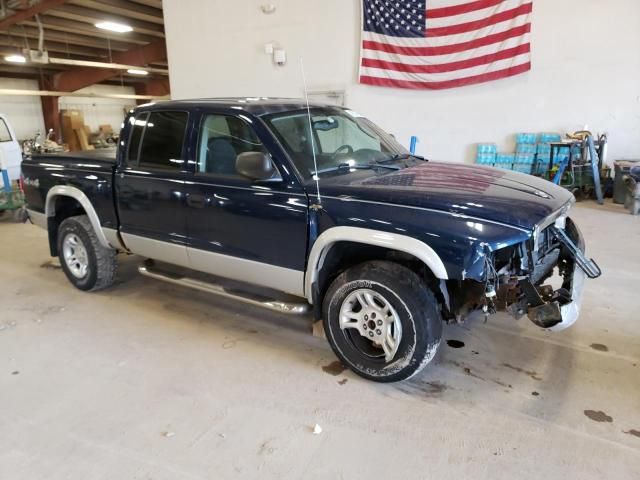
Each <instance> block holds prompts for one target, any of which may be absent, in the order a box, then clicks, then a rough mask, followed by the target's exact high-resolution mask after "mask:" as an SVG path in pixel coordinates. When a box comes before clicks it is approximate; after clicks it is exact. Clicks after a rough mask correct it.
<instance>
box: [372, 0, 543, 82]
mask: <svg viewBox="0 0 640 480" xmlns="http://www.w3.org/2000/svg"><path fill="white" fill-rule="evenodd" d="M532 2H533V0H475V1H470V0H426V1H425V0H388V1H385V0H363V2H362V48H361V53H360V83H365V84H369V85H379V86H385V87H400V88H418V89H419V88H423V89H443V88H453V87H461V86H465V85H472V84H475V83H482V82H488V81H491V80H498V79H500V78H505V77H511V76H513V75H518V74H520V73H524V72H526V71H528V70H531V44H530V38H529V37H530V33H531V11H532Z"/></svg>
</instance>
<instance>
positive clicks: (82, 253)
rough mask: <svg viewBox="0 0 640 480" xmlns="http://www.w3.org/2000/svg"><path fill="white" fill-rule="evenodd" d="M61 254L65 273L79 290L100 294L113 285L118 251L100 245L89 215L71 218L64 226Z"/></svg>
mask: <svg viewBox="0 0 640 480" xmlns="http://www.w3.org/2000/svg"><path fill="white" fill-rule="evenodd" d="M58 255H59V257H60V265H62V269H63V270H64V273H65V274H66V276H67V278H68V279H69V281H70V282H71V283H72V284H73V285H74V286H75V287H76V288H78V289H80V290H84V291H96V290H102V289H103V288H107V287H109V286H110V285H111V284H113V281H114V279H115V274H116V266H117V262H116V251H115V250H114V249H112V248H106V247H104V246H103V245H102V244H101V243H100V241H99V240H98V236H97V235H96V233H95V231H94V230H93V227H92V226H91V222H90V221H89V218H88V217H87V216H86V215H79V216H77V217H70V218H67V219H66V220H64V221H63V222H62V223H61V224H60V228H59V229H58Z"/></svg>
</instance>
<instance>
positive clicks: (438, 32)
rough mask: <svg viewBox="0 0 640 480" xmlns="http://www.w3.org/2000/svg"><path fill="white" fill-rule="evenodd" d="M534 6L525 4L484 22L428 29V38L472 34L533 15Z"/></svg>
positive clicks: (492, 16) (484, 19) (497, 14)
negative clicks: (521, 16) (522, 16)
mask: <svg viewBox="0 0 640 480" xmlns="http://www.w3.org/2000/svg"><path fill="white" fill-rule="evenodd" d="M532 10H533V6H532V4H531V3H525V4H524V5H521V6H519V7H517V8H512V9H511V10H506V11H504V12H500V13H496V14H495V15H491V16H490V17H487V18H483V19H482V20H475V21H473V22H467V23H460V24H458V25H450V26H447V27H437V28H428V27H427V31H426V36H427V38H431V37H446V36H447V35H457V34H459V33H466V32H472V31H474V30H479V29H481V28H484V27H489V26H491V25H495V24H496V23H500V22H506V21H507V20H513V19H514V18H516V17H519V16H520V15H526V14H528V13H531V12H532Z"/></svg>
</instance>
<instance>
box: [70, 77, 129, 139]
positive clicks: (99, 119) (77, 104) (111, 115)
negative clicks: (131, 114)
mask: <svg viewBox="0 0 640 480" xmlns="http://www.w3.org/2000/svg"><path fill="white" fill-rule="evenodd" d="M78 92H81V93H92V94H98V95H100V94H102V95H107V94H109V95H113V94H120V95H135V90H134V88H133V87H119V86H117V85H92V86H91V87H86V88H82V89H80V90H78ZM135 105H136V102H135V100H123V99H118V98H90V97H60V110H65V109H74V110H80V111H81V112H82V113H83V115H84V123H85V124H87V125H89V127H91V130H92V131H97V130H98V127H99V126H100V125H103V124H109V125H111V126H112V127H113V130H114V131H116V132H117V131H119V130H120V125H121V124H122V120H123V119H124V115H125V112H126V111H127V110H129V109H131V108H133V107H135Z"/></svg>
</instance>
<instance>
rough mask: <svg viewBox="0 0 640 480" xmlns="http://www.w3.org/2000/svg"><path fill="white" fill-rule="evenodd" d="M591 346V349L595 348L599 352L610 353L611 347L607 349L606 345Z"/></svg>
mask: <svg viewBox="0 0 640 480" xmlns="http://www.w3.org/2000/svg"><path fill="white" fill-rule="evenodd" d="M589 346H590V347H591V348H593V349H594V350H597V351H599V352H608V351H609V347H607V346H606V345H603V344H602V343H592V344H591V345H589Z"/></svg>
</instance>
